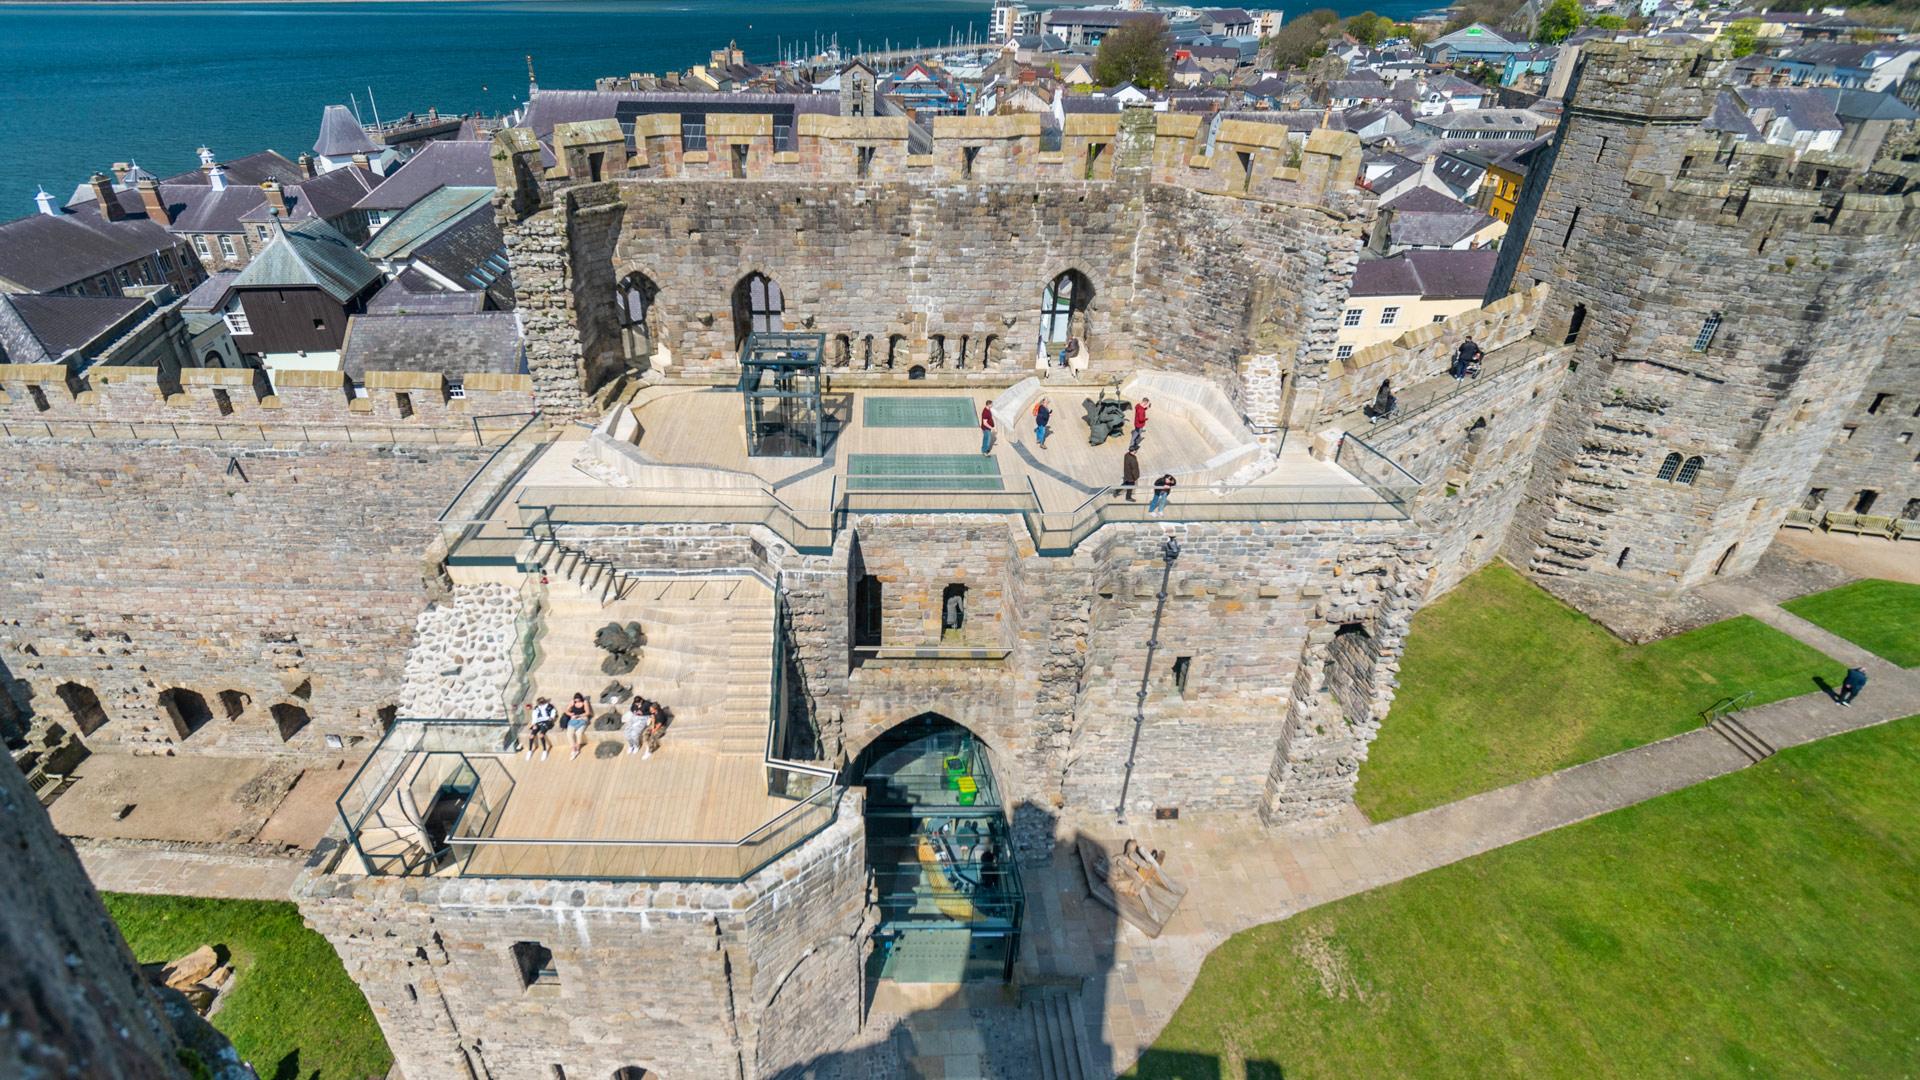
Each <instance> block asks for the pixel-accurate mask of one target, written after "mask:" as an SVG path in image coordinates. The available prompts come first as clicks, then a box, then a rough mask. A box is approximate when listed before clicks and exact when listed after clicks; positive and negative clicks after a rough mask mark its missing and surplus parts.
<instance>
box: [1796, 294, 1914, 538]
mask: <svg viewBox="0 0 1920 1080" xmlns="http://www.w3.org/2000/svg"><path fill="white" fill-rule="evenodd" d="M1916 439H1920V320H1916V319H1915V318H1914V317H1913V316H1908V317H1907V319H1906V321H1905V322H1903V323H1902V324H1901V327H1900V333H1899V335H1898V336H1897V337H1896V338H1895V339H1894V343H1893V348H1891V349H1890V350H1888V352H1887V356H1886V359H1885V360H1882V361H1881V362H1880V367H1879V368H1878V369H1876V370H1875V371H1874V373H1873V374H1872V375H1870V376H1868V378H1867V384H1866V388H1865V389H1863V390H1861V391H1860V395H1859V396H1858V397H1856V398H1855V399H1854V401H1853V405H1852V407H1851V408H1850V409H1848V411H1847V415H1846V416H1845V417H1843V418H1842V419H1841V422H1840V433H1839V435H1838V436H1836V437H1835V439H1834V441H1833V445H1831V446H1829V447H1828V448H1827V452H1826V454H1825V455H1823V456H1822V457H1821V458H1820V464H1819V466H1818V467H1817V468H1815V469H1814V471H1813V478H1812V480H1810V481H1809V485H1810V488H1820V489H1824V490H1825V492H1826V494H1825V496H1824V497H1823V498H1821V499H1819V500H1815V501H1817V503H1818V506H1817V507H1813V508H1816V509H1825V510H1841V511H1848V510H1852V509H1853V508H1854V507H1855V505H1857V503H1858V501H1859V497H1860V493H1861V492H1862V491H1872V492H1875V493H1876V495H1875V498H1874V501H1873V509H1872V512H1873V513H1875V514H1888V515H1892V516H1895V517H1904V518H1920V445H1916Z"/></svg>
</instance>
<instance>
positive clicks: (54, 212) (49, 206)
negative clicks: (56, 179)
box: [33, 187, 60, 217]
mask: <svg viewBox="0 0 1920 1080" xmlns="http://www.w3.org/2000/svg"><path fill="white" fill-rule="evenodd" d="M33 204H34V205H35V206H38V207H39V208H40V212H41V213H43V214H45V215H47V216H48V217H59V216H60V211H59V209H58V208H57V207H55V206H54V204H53V196H51V195H49V194H47V189H46V188H44V187H43V188H41V189H40V194H38V195H35V196H34V197H33Z"/></svg>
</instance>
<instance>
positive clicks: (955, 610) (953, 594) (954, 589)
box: [940, 582, 967, 636]
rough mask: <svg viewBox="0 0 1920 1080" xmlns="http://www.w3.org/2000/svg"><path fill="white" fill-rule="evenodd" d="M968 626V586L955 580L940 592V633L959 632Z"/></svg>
mask: <svg viewBox="0 0 1920 1080" xmlns="http://www.w3.org/2000/svg"><path fill="white" fill-rule="evenodd" d="M966 626H967V587H966V586H965V585H962V584H960V583H959V582H955V583H953V584H951V585H948V586H947V587H946V588H945V589H944V590H942V591H941V593H940V633H941V634H942V635H943V636H944V635H947V634H958V633H960V632H961V631H962V630H964V629H966Z"/></svg>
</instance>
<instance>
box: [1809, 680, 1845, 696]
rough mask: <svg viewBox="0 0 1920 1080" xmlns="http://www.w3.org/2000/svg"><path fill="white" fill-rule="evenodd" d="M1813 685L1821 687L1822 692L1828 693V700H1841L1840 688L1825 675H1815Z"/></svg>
mask: <svg viewBox="0 0 1920 1080" xmlns="http://www.w3.org/2000/svg"><path fill="white" fill-rule="evenodd" d="M1813 685H1815V686H1817V687H1819V688H1820V692H1821V693H1823V694H1825V695H1827V700H1829V701H1839V700H1840V690H1839V688H1838V687H1836V686H1834V685H1833V684H1832V683H1830V682H1828V681H1827V680H1826V677H1825V676H1824V675H1815V676H1814V677H1813Z"/></svg>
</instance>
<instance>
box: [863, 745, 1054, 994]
mask: <svg viewBox="0 0 1920 1080" xmlns="http://www.w3.org/2000/svg"><path fill="white" fill-rule="evenodd" d="M850 777H851V782H852V783H855V784H863V785H865V787H866V789H867V810H866V817H867V866H868V867H869V869H871V870H872V872H873V880H874V884H875V890H876V896H877V901H876V903H877V905H878V907H879V914H880V920H879V925H878V926H877V927H876V928H875V930H874V944H875V948H874V952H873V956H872V959H871V961H870V965H871V966H870V969H869V973H870V974H872V975H874V976H876V977H878V978H883V979H892V980H894V981H896V982H928V983H957V982H975V981H983V980H992V979H999V980H1002V981H1005V980H1007V979H1010V978H1011V977H1012V975H1013V961H1014V958H1015V957H1016V956H1018V955H1019V953H1020V918H1021V915H1022V913H1023V910H1024V906H1023V894H1022V891H1021V887H1020V871H1019V867H1018V865H1017V861H1016V859H1015V858H1014V851H1013V843H1012V836H1011V833H1010V831H1009V830H1008V828H1007V817H1006V810H1005V807H1004V806H1003V805H1002V804H1001V801H1000V788H999V785H998V783H997V782H996V781H995V779H994V775H993V767H992V764H991V762H990V760H989V753H988V750H987V747H986V745H985V744H984V743H982V742H981V741H980V740H979V739H978V738H976V737H975V736H974V734H973V733H972V732H971V731H968V730H967V729H966V728H964V727H961V726H960V725H959V724H956V723H954V722H953V721H952V720H949V719H947V718H946V717H944V716H941V715H939V714H937V713H922V714H920V715H919V716H916V717H914V718H913V719H911V720H907V721H905V722H904V723H901V724H899V725H898V726H896V727H894V728H892V729H890V730H889V731H887V732H886V733H885V734H883V735H881V736H880V737H879V738H878V739H876V740H874V742H873V743H872V744H871V745H869V746H868V747H867V748H866V749H865V750H863V751H861V753H860V756H859V758H858V759H856V760H855V762H854V764H853V767H852V769H851V771H850Z"/></svg>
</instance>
